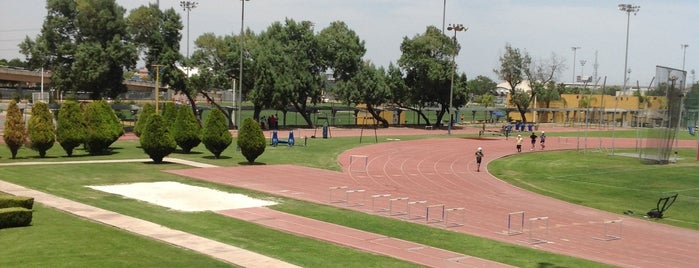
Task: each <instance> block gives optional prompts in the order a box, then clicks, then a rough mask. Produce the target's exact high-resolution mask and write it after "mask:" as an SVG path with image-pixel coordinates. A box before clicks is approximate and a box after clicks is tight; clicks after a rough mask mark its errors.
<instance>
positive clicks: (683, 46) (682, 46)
mask: <svg viewBox="0 0 699 268" xmlns="http://www.w3.org/2000/svg"><path fill="white" fill-rule="evenodd" d="M680 47H681V48H682V71H684V62H685V61H684V60H685V59H686V57H687V47H689V45H687V44H682V45H680Z"/></svg>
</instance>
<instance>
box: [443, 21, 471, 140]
mask: <svg viewBox="0 0 699 268" xmlns="http://www.w3.org/2000/svg"><path fill="white" fill-rule="evenodd" d="M447 30H449V31H454V54H452V55H451V64H452V69H451V85H450V86H449V108H448V110H447V111H449V122H448V123H447V133H448V134H449V135H451V124H453V122H454V118H453V117H452V114H451V108H452V107H453V106H454V104H453V99H454V74H455V73H456V53H457V52H458V51H457V50H456V44H457V42H456V32H461V31H468V27H464V25H463V24H453V25H452V24H449V27H447Z"/></svg>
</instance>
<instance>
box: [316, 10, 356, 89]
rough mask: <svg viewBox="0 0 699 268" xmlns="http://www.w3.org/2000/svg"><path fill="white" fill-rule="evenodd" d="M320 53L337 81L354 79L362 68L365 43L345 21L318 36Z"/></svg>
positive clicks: (324, 30)
mask: <svg viewBox="0 0 699 268" xmlns="http://www.w3.org/2000/svg"><path fill="white" fill-rule="evenodd" d="M318 43H319V45H320V51H321V53H322V55H323V58H324V59H325V64H326V65H327V67H329V68H330V69H332V71H333V77H334V78H335V80H339V81H347V80H350V79H352V77H354V75H355V74H356V73H358V72H359V71H360V69H361V68H362V57H364V54H365V53H366V48H365V47H364V41H363V40H360V39H359V36H357V34H356V33H355V32H354V31H353V30H352V29H350V28H349V27H347V24H345V23H344V22H343V21H334V22H332V23H330V26H328V27H327V28H325V29H323V30H322V31H320V33H319V34H318Z"/></svg>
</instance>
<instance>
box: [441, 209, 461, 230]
mask: <svg viewBox="0 0 699 268" xmlns="http://www.w3.org/2000/svg"><path fill="white" fill-rule="evenodd" d="M454 214H456V215H454ZM450 215H451V216H452V217H449V216H450ZM455 216H456V217H457V218H456V220H454V218H453V217H455ZM459 216H460V217H459ZM449 218H452V220H451V221H450V220H449ZM465 223H466V210H465V209H464V208H447V209H445V210H444V227H446V228H449V227H458V226H464V224H465Z"/></svg>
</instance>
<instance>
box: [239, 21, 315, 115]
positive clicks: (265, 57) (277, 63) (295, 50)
mask: <svg viewBox="0 0 699 268" xmlns="http://www.w3.org/2000/svg"><path fill="white" fill-rule="evenodd" d="M253 54H254V55H253V56H254V58H255V62H256V64H255V68H256V70H255V73H256V74H257V79H256V80H255V86H254V89H253V90H254V91H255V92H257V93H252V94H251V95H250V97H251V99H252V101H253V103H255V102H256V101H255V99H257V98H260V97H261V96H269V95H268V94H271V96H272V98H268V99H266V101H268V102H269V103H268V104H274V105H278V106H287V105H291V106H293V107H294V109H295V110H296V111H297V112H298V113H299V114H300V115H301V116H302V117H303V119H304V120H305V121H306V123H307V124H308V126H310V127H312V126H313V121H312V120H311V113H310V111H311V110H310V108H309V103H308V102H309V100H310V102H311V104H315V103H318V102H320V99H321V95H322V90H323V84H324V81H325V77H324V75H325V60H324V59H323V57H322V53H321V51H320V47H319V42H318V39H317V37H316V36H315V34H314V33H313V24H312V23H311V22H310V21H302V22H296V21H294V20H292V19H287V20H286V21H285V23H284V24H282V23H280V22H275V23H273V24H272V25H271V26H269V27H268V28H267V30H266V31H265V32H263V33H261V34H260V36H259V47H258V49H256V50H255V51H254V52H253ZM257 108H258V107H256V109H257Z"/></svg>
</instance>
